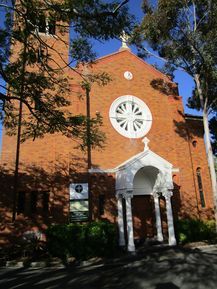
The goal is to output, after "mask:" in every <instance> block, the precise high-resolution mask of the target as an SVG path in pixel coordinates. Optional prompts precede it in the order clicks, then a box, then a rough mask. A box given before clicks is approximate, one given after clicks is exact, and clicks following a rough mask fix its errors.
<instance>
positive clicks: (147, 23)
mask: <svg viewBox="0 0 217 289" xmlns="http://www.w3.org/2000/svg"><path fill="white" fill-rule="evenodd" d="M142 7H143V11H144V14H145V15H144V18H143V20H142V22H141V24H140V25H139V26H138V27H136V29H135V31H134V34H133V41H134V42H135V43H137V45H138V47H139V52H140V54H142V55H143V56H147V55H149V54H152V55H153V50H154V51H157V52H158V54H157V55H158V57H160V58H161V59H163V60H164V61H165V63H166V66H167V68H168V67H169V68H170V71H174V70H176V69H182V70H184V71H185V72H187V73H188V74H189V75H190V76H191V77H192V78H193V80H194V82H195V89H194V92H193V94H192V97H191V98H190V99H189V105H190V106H191V107H194V108H197V109H200V110H201V111H202V114H203V124H204V132H205V142H206V148H207V154H208V162H209V168H210V174H211V180H212V189H213V195H214V203H215V218H216V221H217V184H216V174H215V168H214V159H213V153H212V147H211V142H210V132H209V122H208V117H209V114H210V113H211V112H212V111H213V110H215V109H216V105H217V95H216V90H217V86H216V83H217V53H216V47H217V1H215V0H158V1H148V0H144V1H143V6H142ZM147 43H148V44H149V47H151V48H152V51H150V50H149V49H148V48H147V46H146V44H147Z"/></svg>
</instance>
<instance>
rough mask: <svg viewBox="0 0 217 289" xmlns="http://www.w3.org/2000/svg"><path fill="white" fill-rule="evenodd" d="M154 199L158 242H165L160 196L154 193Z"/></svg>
mask: <svg viewBox="0 0 217 289" xmlns="http://www.w3.org/2000/svg"><path fill="white" fill-rule="evenodd" d="M153 197H154V207H155V219H156V228H157V240H158V241H159V242H162V241H163V233H162V225H161V215H160V206H159V195H158V193H153Z"/></svg>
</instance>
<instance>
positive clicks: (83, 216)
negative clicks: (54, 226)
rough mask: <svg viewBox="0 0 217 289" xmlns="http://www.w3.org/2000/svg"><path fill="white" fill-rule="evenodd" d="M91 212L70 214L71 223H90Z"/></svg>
mask: <svg viewBox="0 0 217 289" xmlns="http://www.w3.org/2000/svg"><path fill="white" fill-rule="evenodd" d="M88 218H89V212H88V211H86V212H79V211H76V212H70V220H69V221H70V222H81V221H88Z"/></svg>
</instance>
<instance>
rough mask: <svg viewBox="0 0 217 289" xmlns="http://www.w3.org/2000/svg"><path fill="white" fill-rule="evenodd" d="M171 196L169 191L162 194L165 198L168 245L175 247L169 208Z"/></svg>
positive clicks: (171, 215)
mask: <svg viewBox="0 0 217 289" xmlns="http://www.w3.org/2000/svg"><path fill="white" fill-rule="evenodd" d="M172 195H173V193H172V192H171V191H169V190H165V192H163V196H164V197H165V200H166V211H167V225H168V234H169V245H171V246H174V245H176V237H175V231H174V224H173V212H172V206H171V197H172Z"/></svg>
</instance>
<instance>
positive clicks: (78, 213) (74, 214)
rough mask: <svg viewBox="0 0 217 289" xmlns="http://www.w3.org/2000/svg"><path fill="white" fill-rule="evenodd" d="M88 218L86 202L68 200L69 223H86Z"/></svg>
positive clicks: (87, 203)
mask: <svg viewBox="0 0 217 289" xmlns="http://www.w3.org/2000/svg"><path fill="white" fill-rule="evenodd" d="M88 218H89V202H88V200H70V222H74V221H87V220H88Z"/></svg>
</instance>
